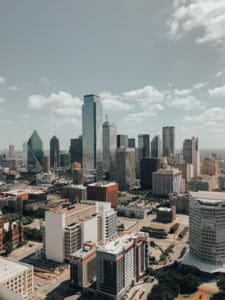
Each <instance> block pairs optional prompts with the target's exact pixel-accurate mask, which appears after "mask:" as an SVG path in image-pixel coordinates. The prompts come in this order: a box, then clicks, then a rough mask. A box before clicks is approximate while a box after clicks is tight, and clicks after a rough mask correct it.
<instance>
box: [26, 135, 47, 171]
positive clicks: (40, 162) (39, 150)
mask: <svg viewBox="0 0 225 300" xmlns="http://www.w3.org/2000/svg"><path fill="white" fill-rule="evenodd" d="M27 164H28V168H29V169H30V170H34V171H41V170H42V169H43V167H44V152H43V143H42V140H41V138H40V137H39V135H38V133H37V131H36V130H34V132H33V133H32V135H31V137H30V138H29V140H28V142H27Z"/></svg>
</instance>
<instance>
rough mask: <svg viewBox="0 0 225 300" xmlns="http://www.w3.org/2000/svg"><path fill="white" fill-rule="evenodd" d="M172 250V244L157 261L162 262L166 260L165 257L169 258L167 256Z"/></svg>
mask: <svg viewBox="0 0 225 300" xmlns="http://www.w3.org/2000/svg"><path fill="white" fill-rule="evenodd" d="M173 248H174V245H173V244H171V245H169V246H168V247H167V248H166V249H165V250H164V251H163V252H162V254H161V255H160V259H159V260H160V261H164V260H165V259H166V258H167V256H169V254H170V253H172V252H173Z"/></svg>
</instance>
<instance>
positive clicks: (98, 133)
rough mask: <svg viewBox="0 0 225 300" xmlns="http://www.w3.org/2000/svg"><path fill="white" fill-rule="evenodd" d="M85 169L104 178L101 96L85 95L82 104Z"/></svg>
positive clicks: (97, 177)
mask: <svg viewBox="0 0 225 300" xmlns="http://www.w3.org/2000/svg"><path fill="white" fill-rule="evenodd" d="M82 142H83V169H84V172H85V173H93V172H95V173H96V179H97V180H100V179H102V104H101V101H100V98H99V96H97V95H86V96H84V104H83V106H82Z"/></svg>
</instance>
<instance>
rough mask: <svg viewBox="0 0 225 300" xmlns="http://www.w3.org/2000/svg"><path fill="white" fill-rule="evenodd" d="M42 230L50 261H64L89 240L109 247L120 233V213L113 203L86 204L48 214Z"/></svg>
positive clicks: (88, 202)
mask: <svg viewBox="0 0 225 300" xmlns="http://www.w3.org/2000/svg"><path fill="white" fill-rule="evenodd" d="M42 229H43V240H44V249H45V255H46V258H47V259H50V260H53V261H57V262H64V261H65V260H69V259H70V256H71V254H72V253H74V252H75V251H77V250H79V249H80V248H81V247H82V245H83V244H84V243H85V242H86V241H89V240H92V241H93V242H94V243H96V244H105V243H107V242H108V241H110V240H111V239H113V238H114V237H115V236H116V234H117V214H116V211H115V210H114V209H112V208H111V204H110V203H103V202H99V201H98V202H96V201H82V203H81V204H76V205H72V206H69V207H64V208H62V207H57V208H54V209H52V210H50V211H46V213H45V224H43V227H42ZM56 249H57V251H56Z"/></svg>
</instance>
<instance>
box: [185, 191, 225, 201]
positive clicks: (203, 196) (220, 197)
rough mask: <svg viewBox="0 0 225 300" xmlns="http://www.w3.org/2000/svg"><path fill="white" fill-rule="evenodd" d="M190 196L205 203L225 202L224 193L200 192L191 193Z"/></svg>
mask: <svg viewBox="0 0 225 300" xmlns="http://www.w3.org/2000/svg"><path fill="white" fill-rule="evenodd" d="M190 195H191V196H192V197H193V198H195V199H198V200H202V201H204V202H208V203H210V202H215V201H216V200H217V201H220V202H225V193H223V192H206V191H199V192H190Z"/></svg>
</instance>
